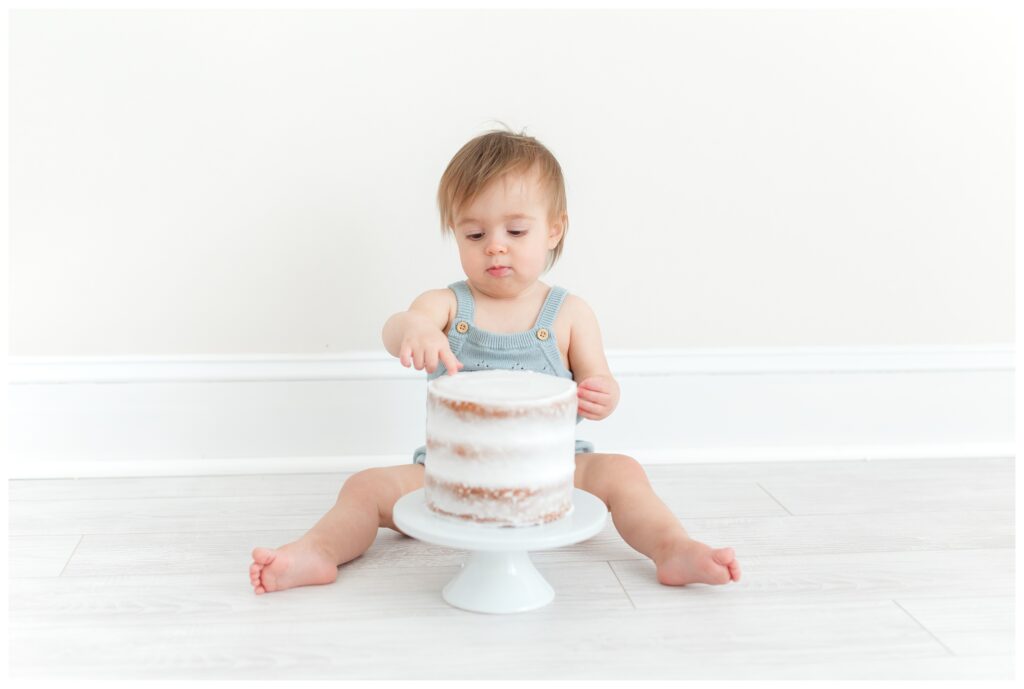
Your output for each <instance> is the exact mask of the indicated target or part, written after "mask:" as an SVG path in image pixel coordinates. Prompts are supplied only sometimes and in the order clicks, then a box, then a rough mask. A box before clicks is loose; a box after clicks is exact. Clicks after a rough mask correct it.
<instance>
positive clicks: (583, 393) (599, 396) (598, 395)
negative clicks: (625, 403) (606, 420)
mask: <svg viewBox="0 0 1024 689" xmlns="http://www.w3.org/2000/svg"><path fill="white" fill-rule="evenodd" d="M579 393H580V397H581V398H583V399H585V400H593V401H594V402H604V401H606V400H607V399H609V398H610V397H611V393H609V392H598V391H597V390H591V389H590V388H580V389H579Z"/></svg>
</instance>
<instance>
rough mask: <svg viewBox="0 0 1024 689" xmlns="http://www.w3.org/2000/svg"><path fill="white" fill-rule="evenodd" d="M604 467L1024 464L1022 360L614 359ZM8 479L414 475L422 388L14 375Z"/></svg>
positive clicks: (189, 375)
mask: <svg viewBox="0 0 1024 689" xmlns="http://www.w3.org/2000/svg"><path fill="white" fill-rule="evenodd" d="M608 359H609V364H610V366H611V368H612V372H613V373H614V374H615V376H616V379H617V380H618V381H619V384H620V387H621V390H622V398H621V401H620V404H619V407H618V409H617V410H616V411H615V413H614V414H612V415H611V416H610V417H608V418H607V419H605V420H603V421H600V422H592V421H583V422H581V423H580V424H579V428H578V433H577V436H578V437H580V438H586V439H588V440H591V441H593V442H594V444H595V446H596V449H597V451H598V452H619V453H623V454H629V455H631V456H633V457H636V458H637V459H638V460H639V461H641V462H642V463H646V464H655V463H662V462H724V461H729V462H757V461H803V460H830V459H887V458H916V457H936V458H941V457H1009V456H1014V454H1015V446H1014V425H1013V405H1014V398H1013V395H1014V389H1013V380H1014V348H1013V346H1012V345H1006V346H984V347H891V348H842V349H837V348H800V349H771V350H763V349H758V350H749V349H748V350H738V349H724V350H647V351H619V352H614V351H613V352H609V353H608ZM8 370H9V373H10V384H9V390H8V392H9V398H8V399H9V407H8V408H9V411H10V416H9V456H10V461H9V463H8V469H9V476H11V477H15V478H53V477H91V476H156V475H204V474H240V473H279V472H348V471H357V470H359V469H362V468H365V467H369V466H386V465H391V464H402V463H406V462H409V461H410V460H411V458H412V452H413V450H414V449H415V448H416V447H418V446H419V445H422V444H423V427H424V421H425V416H424V415H425V399H426V388H425V377H426V374H425V373H424V372H423V371H415V370H411V369H405V368H403V367H402V366H401V365H400V364H399V363H398V362H397V361H396V360H395V359H393V358H392V357H390V356H388V355H387V354H386V353H376V352H373V353H364V352H357V353H352V354H346V355H328V356H323V355H311V356H273V357H271V356H257V357H252V356H249V357H173V358H169V357H159V358H150V357H132V358H85V359H83V358H78V359H66V358H62V359H54V358H45V359H40V358H31V359H30V358H10V359H9V360H8Z"/></svg>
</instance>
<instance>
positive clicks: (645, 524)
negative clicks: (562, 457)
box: [574, 453, 740, 586]
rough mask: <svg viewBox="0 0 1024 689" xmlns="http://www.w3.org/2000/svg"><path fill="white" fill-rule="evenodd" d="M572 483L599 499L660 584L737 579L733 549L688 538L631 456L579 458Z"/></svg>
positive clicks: (737, 568)
mask: <svg viewBox="0 0 1024 689" xmlns="http://www.w3.org/2000/svg"><path fill="white" fill-rule="evenodd" d="M574 482H575V485H576V487H577V488H580V489H581V490H585V491H587V492H588V493H592V494H594V495H596V496H597V497H599V498H601V500H603V501H604V503H605V505H607V506H608V510H609V511H610V512H611V515H612V522H613V523H614V524H615V528H616V529H618V531H619V535H621V536H622V539H623V540H624V541H626V543H628V544H629V545H630V546H631V547H632V548H633V549H634V550H637V551H639V552H641V553H643V554H644V555H646V556H647V557H649V558H651V559H652V560H654V564H655V565H656V566H657V573H658V581H659V582H660V583H662V584H666V585H672V586H682V585H685V584H691V583H696V582H700V583H705V584H726V583H728V582H730V581H739V579H740V565H739V562H738V561H737V560H736V556H735V553H734V552H733V549H732V548H716V549H711V548H710V547H708V546H707V545H705V544H703V543H701V542H700V541H696V540H694V539H692V538H690V537H689V535H687V533H686V530H685V529H684V528H683V525H682V524H680V523H679V520H678V519H677V518H676V516H675V515H674V514H672V510H670V509H669V508H668V506H667V505H665V503H664V502H662V501H661V499H660V498H659V497H658V496H657V495H656V494H655V493H654V489H653V488H651V484H650V481H648V480H647V472H645V471H644V468H643V466H641V464H640V463H639V462H637V461H636V460H635V459H633V458H632V457H628V456H626V455H608V454H597V453H583V454H578V455H576V475H575V477H574Z"/></svg>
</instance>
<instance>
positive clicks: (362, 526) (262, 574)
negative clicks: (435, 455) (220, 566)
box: [249, 464, 423, 594]
mask: <svg viewBox="0 0 1024 689" xmlns="http://www.w3.org/2000/svg"><path fill="white" fill-rule="evenodd" d="M422 487H423V465H421V464H402V465H399V466H392V467H375V468H373V469H366V470H364V471H360V472H359V473H357V474H353V475H352V476H350V477H349V478H348V480H346V481H345V483H344V484H343V485H342V487H341V492H340V493H339V494H338V499H337V501H336V502H335V503H334V507H332V508H331V509H330V511H328V512H327V514H325V515H324V516H323V517H321V518H320V521H318V522H317V523H316V524H314V525H313V528H311V529H310V530H309V531H308V532H306V534H305V535H303V536H302V537H301V538H300V539H299V540H297V541H294V542H292V543H289V544H287V545H284V546H281V547H280V548H277V549H270V548H255V549H254V550H253V551H252V559H253V562H252V564H251V565H250V566H249V579H250V581H251V583H252V586H253V588H254V590H255V592H256V593H257V594H260V593H265V592H270V591H280V590H281V589H287V588H292V587H294V586H306V585H309V584H329V583H331V582H332V581H334V580H335V579H336V578H337V577H338V565H342V564H344V563H346V562H348V561H349V560H353V559H355V558H357V557H359V556H360V555H362V554H363V553H364V552H366V550H367V549H368V548H369V547H370V546H371V545H372V544H373V541H374V539H375V538H376V537H377V529H378V528H379V527H381V526H386V527H388V528H391V529H394V530H395V531H398V529H397V528H395V524H394V522H393V521H392V519H391V511H392V508H393V507H394V505H395V503H396V502H398V499H399V498H400V497H402V496H403V495H405V494H406V493H409V492H412V491H414V490H416V489H418V488H422ZM399 533H401V532H400V531H399Z"/></svg>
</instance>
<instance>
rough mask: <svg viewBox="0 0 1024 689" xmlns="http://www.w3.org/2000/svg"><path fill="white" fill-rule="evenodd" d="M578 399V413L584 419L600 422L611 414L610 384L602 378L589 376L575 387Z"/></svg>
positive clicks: (612, 403) (612, 404) (613, 407)
mask: <svg viewBox="0 0 1024 689" xmlns="http://www.w3.org/2000/svg"><path fill="white" fill-rule="evenodd" d="M576 396H577V397H578V398H579V412H580V416H582V417H583V418H584V419H590V420H592V421H600V420H601V419H603V418H604V417H606V416H608V415H609V414H611V413H612V410H613V409H615V404H614V402H613V400H612V388H611V384H610V383H609V382H608V381H607V380H606V379H605V378H604V377H602V376H591V377H590V378H587V379H586V380H584V381H582V382H581V383H579V384H578V385H577V386H576Z"/></svg>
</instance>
